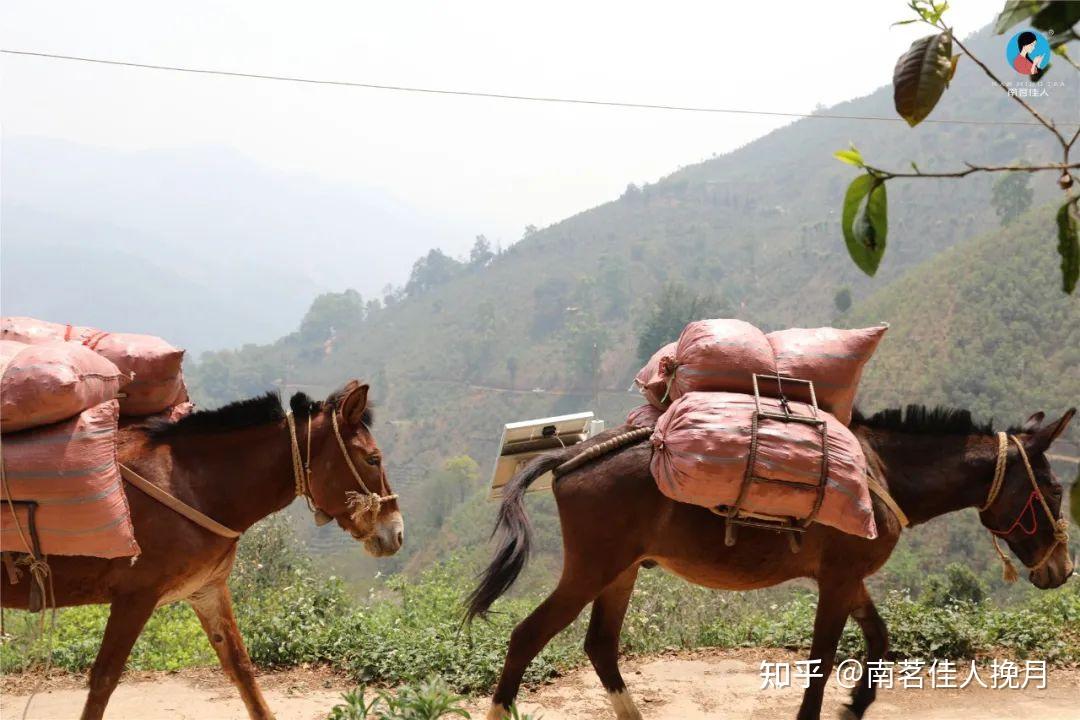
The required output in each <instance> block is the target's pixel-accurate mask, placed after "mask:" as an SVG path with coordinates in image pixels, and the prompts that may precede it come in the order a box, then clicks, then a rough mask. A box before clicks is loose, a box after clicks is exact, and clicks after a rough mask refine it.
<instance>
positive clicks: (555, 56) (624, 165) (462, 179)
mask: <svg viewBox="0 0 1080 720" xmlns="http://www.w3.org/2000/svg"><path fill="white" fill-rule="evenodd" d="M523 5H524V4H522V3H510V2H505V0H504V1H502V2H458V3H446V2H430V3H421V2H403V1H400V0H395V1H394V2H358V1H357V0H350V1H348V2H313V1H311V0H307V1H305V2H289V3H276V2H267V1H266V0H259V1H258V2H228V3H221V2H195V1H189V2H185V3H180V4H177V3H168V4H165V3H162V2H148V1H147V0H137V1H134V2H113V1H111V0H110V1H103V2H93V3H87V2H60V1H58V0H50V1H49V2H26V1H18V2H16V1H12V2H5V3H3V4H2V5H0V45H2V46H3V47H4V48H12V49H24V50H37V51H44V52H54V53H60V54H69V55H84V56H92V57H102V58H110V59H120V60H130V61H133V62H144V63H153V64H166V65H181V66H192V67H200V68H218V69H226V70H234V71H248V72H258V73H270V74H282V75H299V76H308V77H315V78H326V79H341V80H352V81H359V82H370V83H380V84H398V85H415V86H428V87H437V88H455V89H468V90H481V91H488V92H499V93H515V94H531V95H556V96H567V97H581V98H593V99H611V100H630V101H637V102H647V103H662V104H686V105H698V106H722V107H737V108H754V109H765V110H782V111H796V112H809V111H812V110H813V109H814V107H815V106H816V105H818V104H823V105H829V104H832V103H835V102H838V101H842V100H846V99H849V98H852V97H854V96H858V95H864V94H866V93H868V92H870V91H872V90H873V89H874V88H876V87H878V86H880V85H882V84H885V83H887V82H888V81H889V80H890V79H891V76H892V67H893V64H894V62H895V60H896V58H897V56H898V55H899V54H900V53H902V52H903V51H904V50H905V49H906V48H907V47H908V45H909V44H910V42H911V41H912V40H913V39H914V38H915V37H918V36H920V35H923V34H927V32H928V31H927V30H926V29H925V28H920V27H919V26H916V25H910V26H904V27H895V28H890V23H891V22H893V21H895V20H899V19H902V18H905V17H907V15H908V12H909V11H908V10H907V9H906V8H905V2H904V1H903V0H874V1H873V2H871V1H869V0H844V1H842V2H841V1H839V0H837V1H834V2H829V3H810V2H795V1H792V2H772V3H765V2H758V3H745V2H717V1H716V0H712V1H711V2H665V3H659V2H649V3H645V2H626V1H625V0H624V1H622V2H581V1H580V0H578V1H577V2H571V3H566V2H551V1H549V2H544V3H532V4H530V5H529V6H528V7H523ZM955 5H956V7H954V8H953V9H951V10H950V11H949V14H948V16H947V17H948V18H949V20H950V22H952V23H953V24H954V26H955V27H956V28H957V31H958V33H960V34H961V35H964V34H967V33H969V32H973V31H974V30H976V29H978V28H979V27H981V26H982V25H984V24H986V23H988V22H990V21H991V20H992V19H993V17H994V14H995V13H996V12H997V11H998V10H999V9H1000V7H1001V5H1002V1H1001V0H957V2H956V3H955ZM823 8H825V9H823ZM0 63H2V65H0V70H2V82H3V84H2V116H0V120H2V123H3V132H4V133H6V134H8V135H37V136H45V137H55V138H62V139H66V140H71V141H76V142H79V143H85V144H89V145H96V146H103V147H108V148H116V149H121V150H139V149H144V148H171V147H183V146H189V145H193V144H202V143H212V144H219V145H228V146H233V147H235V148H237V149H238V150H239V151H241V152H242V153H244V154H247V155H249V156H251V157H252V158H254V159H256V160H257V161H259V162H261V163H263V164H265V165H267V166H272V167H275V168H279V169H284V170H287V171H290V172H292V171H295V172H301V173H313V174H316V175H319V176H321V177H324V178H329V179H334V180H340V181H344V182H347V183H351V184H355V185H360V186H369V187H378V188H381V189H384V190H387V191H389V192H391V193H393V194H394V195H396V196H397V197H399V198H401V199H402V200H404V201H406V202H408V203H410V204H412V205H413V206H416V207H418V208H421V209H423V210H424V212H426V213H429V214H430V215H431V216H432V217H435V218H448V219H451V218H452V219H454V220H455V221H459V220H460V221H465V226H466V227H468V226H471V225H473V224H475V226H476V227H475V232H477V233H479V232H484V233H487V234H488V236H489V237H491V238H493V239H494V238H499V239H502V240H503V241H504V242H505V241H512V240H515V239H517V238H518V237H519V236H520V234H521V230H522V228H523V227H524V226H525V225H526V224H535V225H538V226H544V225H547V224H550V223H552V222H555V221H557V220H560V219H562V218H564V217H566V216H568V215H571V214H574V213H576V212H579V211H581V210H584V209H586V208H589V207H592V206H594V205H596V204H598V203H601V202H603V201H606V200H610V199H612V198H614V197H616V196H618V195H619V194H620V193H621V192H622V190H623V189H624V188H625V186H626V184H627V183H628V182H638V183H641V182H649V181H653V180H656V179H657V178H659V177H661V176H662V175H664V174H667V173H668V172H670V171H672V170H674V169H675V168H677V167H678V166H680V165H685V164H689V163H693V162H696V161H699V160H701V159H703V158H706V157H709V156H710V155H712V154H713V153H717V154H719V153H723V152H726V151H728V150H731V149H733V148H735V147H738V146H739V145H742V144H745V143H746V142H747V141H749V140H752V139H753V138H755V137H758V136H760V135H762V134H764V133H766V132H768V131H769V130H771V129H773V128H775V127H778V126H779V125H782V124H785V123H786V122H787V120H785V119H782V118H770V117H748V116H732V115H714V114H695V113H676V112H662V111H653V110H626V109H616V108H597V107H582V106H572V105H566V106H555V105H548V104H538V103H522V102H507V101H500V100H490V99H469V98H454V97H442V96H429V95H407V94H400V93H393V92H386V91H378V90H361V89H351V88H335V87H317V86H306V85H292V84H286V83H280V82H271V81H264V80H243V79H233V78H218V77H209V76H203V75H189V74H180V73H169V72H160V71H152V70H139V69H129V68H115V67H105V66H100V65H92V64H86V63H72V62H63V61H56V60H44V59H35V58H22V57H12V56H8V55H4V56H0ZM59 170H60V169H58V171H59ZM470 242H471V237H463V238H462V240H461V247H464V246H466V245H467V244H469V243H470ZM461 247H458V248H448V249H451V250H453V251H460V250H461Z"/></svg>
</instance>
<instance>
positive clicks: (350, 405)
mask: <svg viewBox="0 0 1080 720" xmlns="http://www.w3.org/2000/svg"><path fill="white" fill-rule="evenodd" d="M349 385H352V386H354V387H353V388H352V390H348V391H347V392H346V394H345V399H344V400H342V402H341V416H342V417H343V418H345V421H346V422H348V423H349V424H350V425H359V424H360V423H361V422H362V421H363V419H364V410H366V409H367V394H368V386H367V385H360V384H359V383H357V382H356V381H355V380H353V381H351V382H350V383H349ZM346 387H348V386H346Z"/></svg>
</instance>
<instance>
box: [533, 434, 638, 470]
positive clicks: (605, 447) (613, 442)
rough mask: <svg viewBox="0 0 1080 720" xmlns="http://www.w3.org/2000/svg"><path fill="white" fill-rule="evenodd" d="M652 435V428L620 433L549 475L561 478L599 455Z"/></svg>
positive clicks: (577, 456) (583, 452)
mask: <svg viewBox="0 0 1080 720" xmlns="http://www.w3.org/2000/svg"><path fill="white" fill-rule="evenodd" d="M652 433H653V428H651V427H644V428H637V429H634V430H631V431H629V432H625V433H622V434H621V435H616V436H615V437H613V438H608V439H607V440H605V441H604V442H602V443H598V444H596V445H593V446H592V447H590V448H587V449H585V450H584V451H582V452H581V453H579V454H578V455H575V456H574V457H572V458H570V459H569V460H567V461H566V462H564V463H563V464H562V465H559V466H558V467H556V468H555V469H554V470H552V471H551V474H552V475H553V476H555V477H561V476H563V475H566V474H567V473H570V472H573V471H574V470H577V469H578V468H579V467H581V466H582V465H584V464H586V463H588V462H590V461H592V460H594V459H596V458H598V457H600V456H601V455H606V454H607V453H609V452H611V451H612V450H616V449H618V448H621V447H623V446H625V445H630V444H632V443H636V442H640V441H641V440H644V439H645V438H647V437H649V436H650V435H652Z"/></svg>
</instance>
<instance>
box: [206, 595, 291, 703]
mask: <svg viewBox="0 0 1080 720" xmlns="http://www.w3.org/2000/svg"><path fill="white" fill-rule="evenodd" d="M188 602H189V603H191V607H192V608H194V609H195V614H196V615H198V616H199V622H200V623H202V626H203V630H204V631H206V637H208V638H209V639H210V644H211V645H212V646H213V647H214V651H215V652H216V653H217V656H218V660H219V661H220V662H221V667H222V668H224V670H225V674H227V675H228V676H229V679H230V680H232V682H233V685H235V686H236V689H237V690H239V691H240V697H241V698H242V699H243V701H244V705H246V706H247V711H248V715H249V716H250V717H251V719H252V720H271V719H272V718H273V717H274V714H273V713H272V712H270V708H269V706H268V705H267V704H266V700H265V699H264V698H263V695H262V692H261V691H260V690H259V685H258V683H256V682H255V668H254V667H253V666H252V664H251V658H250V657H248V653H247V648H246V647H244V640H243V638H241V637H240V628H239V627H237V625H236V617H235V616H234V615H233V607H232V596H231V595H230V594H229V588H228V586H227V585H226V584H225V583H224V582H220V583H213V584H210V585H207V586H206V587H204V588H202V589H200V590H198V591H197V592H195V593H194V594H192V596H191V597H189V598H188Z"/></svg>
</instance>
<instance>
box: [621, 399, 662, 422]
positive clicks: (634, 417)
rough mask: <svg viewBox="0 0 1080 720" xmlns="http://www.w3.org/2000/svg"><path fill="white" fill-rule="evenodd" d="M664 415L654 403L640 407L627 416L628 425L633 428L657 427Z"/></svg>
mask: <svg viewBox="0 0 1080 720" xmlns="http://www.w3.org/2000/svg"><path fill="white" fill-rule="evenodd" d="M662 414H663V413H662V412H661V411H660V409H659V408H657V407H656V406H655V405H653V404H652V403H645V404H644V405H638V406H637V407H636V408H634V409H633V410H631V411H630V412H629V413H627V415H626V424H627V425H632V426H633V427H656V421H657V420H659V419H660V416H661V415H662Z"/></svg>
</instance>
